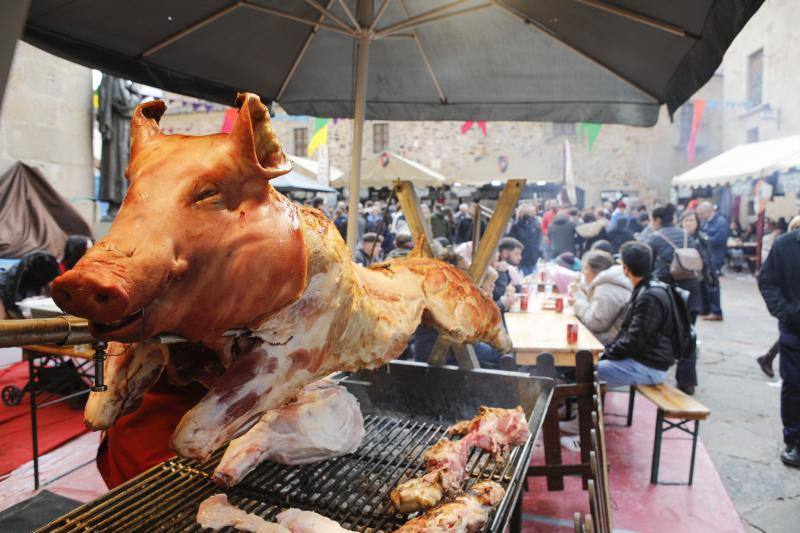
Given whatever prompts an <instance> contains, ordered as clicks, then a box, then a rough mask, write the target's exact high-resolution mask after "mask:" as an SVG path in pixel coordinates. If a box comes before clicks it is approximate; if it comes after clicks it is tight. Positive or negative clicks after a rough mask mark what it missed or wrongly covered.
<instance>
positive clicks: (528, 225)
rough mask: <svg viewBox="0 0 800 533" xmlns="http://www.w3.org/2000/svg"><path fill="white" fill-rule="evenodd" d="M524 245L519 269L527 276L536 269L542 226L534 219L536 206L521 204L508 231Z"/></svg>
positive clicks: (510, 235) (509, 234)
mask: <svg viewBox="0 0 800 533" xmlns="http://www.w3.org/2000/svg"><path fill="white" fill-rule="evenodd" d="M508 236H509V237H514V238H515V239H517V240H518V241H519V242H521V243H522V245H523V246H524V248H523V250H522V260H521V261H520V263H519V269H520V270H521V271H522V274H523V275H525V276H527V275H528V274H530V273H532V272H533V271H534V270H535V269H536V261H538V260H539V255H540V253H541V241H542V227H541V226H540V225H539V221H538V220H537V219H536V207H534V206H532V205H531V204H522V205H520V206H519V209H518V211H517V221H516V222H514V225H512V226H511V230H510V231H509V232H508Z"/></svg>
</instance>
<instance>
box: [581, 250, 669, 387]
mask: <svg viewBox="0 0 800 533" xmlns="http://www.w3.org/2000/svg"><path fill="white" fill-rule="evenodd" d="M620 255H621V258H622V269H623V271H624V272H625V275H626V276H627V277H628V279H629V280H630V282H631V284H632V285H633V293H631V299H630V302H629V303H628V310H627V311H626V313H625V318H624V319H623V321H622V326H621V327H620V331H619V333H618V334H617V336H616V337H615V338H614V340H613V341H612V342H611V344H610V345H609V346H608V348H607V349H606V352H605V354H604V356H603V358H602V359H601V360H600V362H599V363H598V365H597V373H598V377H599V378H600V380H601V381H605V382H606V383H607V384H608V386H609V387H616V386H620V385H657V384H659V383H661V382H662V381H664V378H665V377H666V375H667V370H668V369H669V367H670V366H672V365H673V364H675V360H676V339H677V338H678V337H679V335H677V333H678V332H677V331H676V330H677V328H676V325H675V317H674V311H673V309H674V302H673V301H672V299H671V294H672V292H671V288H670V286H669V285H667V284H665V283H662V282H660V281H658V280H655V279H653V277H652V264H653V251H652V249H651V248H650V246H648V245H647V244H644V243H640V242H633V241H632V242H627V243H625V244H623V245H622V248H621V249H620Z"/></svg>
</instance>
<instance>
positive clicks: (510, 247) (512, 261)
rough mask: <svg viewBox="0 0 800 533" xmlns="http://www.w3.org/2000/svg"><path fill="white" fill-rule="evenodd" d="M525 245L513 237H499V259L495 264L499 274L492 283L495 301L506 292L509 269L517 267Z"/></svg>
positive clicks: (509, 277)
mask: <svg viewBox="0 0 800 533" xmlns="http://www.w3.org/2000/svg"><path fill="white" fill-rule="evenodd" d="M524 248H525V247H524V246H523V245H522V243H521V242H519V241H518V240H517V239H515V238H514V237H504V238H502V239H500V245H499V246H498V247H497V249H498V252H499V259H500V260H499V261H498V262H497V264H496V265H495V267H496V268H497V272H498V274H499V276H498V278H497V281H496V282H495V284H494V292H493V293H492V299H493V300H494V301H495V302H497V301H499V300H500V298H501V297H502V296H503V295H504V294H505V293H506V288H508V286H509V285H511V284H512V279H511V274H510V273H509V269H511V268H517V267H518V266H519V262H520V261H521V260H522V250H523V249H524ZM514 290H515V291H519V287H517V286H515V287H514Z"/></svg>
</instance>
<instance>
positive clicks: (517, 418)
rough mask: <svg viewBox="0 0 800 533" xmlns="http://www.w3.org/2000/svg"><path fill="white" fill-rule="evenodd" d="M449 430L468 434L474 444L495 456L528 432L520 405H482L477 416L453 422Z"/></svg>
mask: <svg viewBox="0 0 800 533" xmlns="http://www.w3.org/2000/svg"><path fill="white" fill-rule="evenodd" d="M448 433H449V434H450V435H464V436H465V438H466V437H468V438H469V439H470V440H471V442H472V444H473V445H474V446H477V447H478V448H480V449H482V450H486V451H487V452H491V453H492V455H493V456H494V458H495V459H496V460H499V459H500V456H501V455H502V454H503V453H505V452H506V451H507V450H508V448H510V447H512V446H520V445H522V444H524V443H525V441H526V440H528V437H529V436H530V430H528V421H527V419H526V418H525V412H524V411H523V410H522V407H520V406H517V407H516V408H515V409H502V408H499V407H486V406H485V405H484V406H481V409H480V412H479V413H478V416H476V417H475V418H473V419H472V420H464V421H461V422H458V423H456V424H454V425H453V426H451V427H450V429H449V430H448ZM462 440H463V439H462Z"/></svg>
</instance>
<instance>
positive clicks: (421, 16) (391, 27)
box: [375, 0, 470, 39]
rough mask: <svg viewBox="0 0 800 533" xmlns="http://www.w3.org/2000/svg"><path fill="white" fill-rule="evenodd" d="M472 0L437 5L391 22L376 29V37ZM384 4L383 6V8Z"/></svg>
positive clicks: (459, 0) (457, 0) (404, 27)
mask: <svg viewBox="0 0 800 533" xmlns="http://www.w3.org/2000/svg"><path fill="white" fill-rule="evenodd" d="M469 1H470V0H456V1H455V2H451V3H449V4H445V5H443V6H440V7H437V8H435V9H431V10H430V11H425V12H424V13H420V14H419V15H416V16H413V17H411V18H407V19H405V20H401V21H399V22H395V23H394V24H390V25H389V26H385V27H383V28H380V29H378V30H377V31H376V33H375V36H376V38H378V39H380V38H381V37H383V36H384V35H385V34H389V33H393V32H395V31H398V30H403V29H406V27H408V26H410V25H413V24H415V23H416V22H418V21H421V20H427V19H429V18H431V17H433V16H434V15H438V14H439V13H442V12H445V11H448V10H450V9H452V8H454V7H456V6H458V5H461V4H463V3H465V2H469ZM383 7H384V6H381V8H383Z"/></svg>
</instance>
